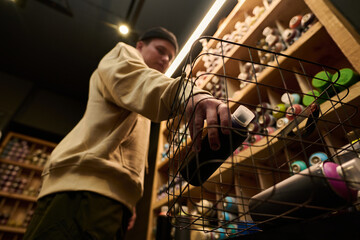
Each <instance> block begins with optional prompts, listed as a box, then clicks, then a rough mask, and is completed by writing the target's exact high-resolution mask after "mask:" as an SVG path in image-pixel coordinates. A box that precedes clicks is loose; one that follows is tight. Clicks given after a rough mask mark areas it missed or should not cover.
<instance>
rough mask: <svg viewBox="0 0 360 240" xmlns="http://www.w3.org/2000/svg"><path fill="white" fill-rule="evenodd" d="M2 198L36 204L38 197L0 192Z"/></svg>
mask: <svg viewBox="0 0 360 240" xmlns="http://www.w3.org/2000/svg"><path fill="white" fill-rule="evenodd" d="M0 196H1V197H6V198H12V199H17V200H23V201H28V202H36V197H32V196H27V195H22V194H16V193H8V192H2V191H0Z"/></svg>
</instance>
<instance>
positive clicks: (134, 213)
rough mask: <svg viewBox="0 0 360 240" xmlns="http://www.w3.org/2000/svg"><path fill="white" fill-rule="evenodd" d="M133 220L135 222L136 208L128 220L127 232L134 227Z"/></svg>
mask: <svg viewBox="0 0 360 240" xmlns="http://www.w3.org/2000/svg"><path fill="white" fill-rule="evenodd" d="M135 220H136V208H135V207H134V208H133V215H132V216H131V218H130V219H129V223H128V227H127V230H128V231H129V230H130V229H132V228H133V227H134V225H135Z"/></svg>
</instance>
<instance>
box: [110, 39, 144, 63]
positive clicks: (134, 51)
mask: <svg viewBox="0 0 360 240" xmlns="http://www.w3.org/2000/svg"><path fill="white" fill-rule="evenodd" d="M115 48H117V49H118V50H119V51H125V52H127V54H129V55H133V56H134V55H136V56H137V57H140V59H142V56H141V54H140V52H139V51H138V50H137V49H136V48H135V47H133V46H131V45H129V44H127V43H124V42H119V43H118V44H117V45H116V47H115Z"/></svg>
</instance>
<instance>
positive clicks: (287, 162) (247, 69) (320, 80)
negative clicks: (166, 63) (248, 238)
mask: <svg viewBox="0 0 360 240" xmlns="http://www.w3.org/2000/svg"><path fill="white" fill-rule="evenodd" d="M204 41H206V42H207V41H212V42H213V45H216V46H217V49H218V51H209V50H207V49H204V50H203V51H202V52H201V53H200V54H199V55H196V56H195V54H197V53H196V49H199V45H201V42H204ZM202 46H204V45H202ZM192 49H193V50H192V51H191V52H190V54H189V55H188V58H187V62H186V64H185V65H184V69H183V81H182V84H181V86H179V89H178V98H177V99H179V101H175V102H174V105H173V107H172V116H171V117H169V120H168V121H167V129H168V142H169V149H168V151H167V157H168V159H169V168H168V176H169V181H168V189H167V193H168V206H169V211H168V215H169V216H171V217H172V218H174V219H173V221H172V222H173V224H174V225H175V226H177V227H178V228H180V229H190V230H198V231H201V232H203V234H208V235H211V236H216V237H217V239H223V238H226V237H231V236H241V235H247V234H252V233H256V232H259V231H264V230H266V229H267V228H271V227H273V226H278V225H281V224H288V223H293V222H298V221H308V220H310V219H318V218H326V217H327V216H329V215H330V214H334V213H339V212H341V211H355V210H356V209H357V208H358V203H357V195H356V194H357V191H356V190H354V187H353V186H354V185H356V184H359V183H358V182H353V180H352V179H350V178H348V177H349V176H346V174H342V175H341V176H340V177H339V174H337V175H336V174H333V175H331V174H329V173H327V172H326V171H327V170H329V169H330V167H331V170H332V171H335V172H336V169H335V170H334V168H336V167H338V166H339V165H342V164H344V163H346V162H348V161H349V160H351V159H353V158H357V157H359V152H360V151H359V149H360V148H359V142H356V140H357V139H359V138H360V136H359V133H360V131H359V130H360V124H359V121H360V120H359V118H358V106H357V105H356V104H355V101H356V96H354V94H350V90H349V87H348V86H345V85H341V84H340V82H338V79H339V76H340V74H341V73H340V72H339V71H338V70H337V69H335V68H331V67H327V66H324V65H321V64H317V63H313V62H309V61H306V60H303V59H298V58H295V57H291V56H286V55H283V54H281V53H276V52H271V51H267V50H264V49H261V48H255V47H249V46H245V45H241V44H238V43H234V42H230V41H225V40H221V39H215V38H211V37H203V38H201V39H199V40H198V41H197V42H196V43H195V44H194V46H193V48H192ZM234 52H235V54H234ZM199 62H201V64H199ZM204 65H205V66H206V67H204ZM320 72H322V74H317V73H320ZM314 76H315V77H314ZM314 81H315V83H314ZM314 84H315V85H316V84H318V86H319V87H318V88H317V89H315V88H314V86H313V85H314ZM319 84H320V85H319ZM194 86H199V87H201V88H203V89H207V90H208V91H210V92H211V93H212V94H213V96H214V97H215V98H217V99H220V100H221V101H223V102H224V103H226V104H227V105H228V107H229V109H230V110H231V112H233V111H234V110H235V109H236V108H238V106H239V105H243V106H245V107H247V108H248V109H250V110H251V111H253V112H254V114H255V116H256V118H255V120H253V121H252V122H251V123H250V124H249V125H248V126H247V130H248V133H247V134H248V135H247V138H246V140H245V141H244V142H243V143H242V144H240V145H234V144H233V142H234V141H233V140H234V139H235V138H236V131H235V130H236V129H235V128H231V130H233V131H232V132H231V134H229V135H224V138H227V139H228V140H227V144H226V142H225V141H222V149H226V150H225V151H226V152H228V153H229V156H228V157H227V158H226V160H224V159H216V158H215V159H213V158H212V157H211V154H210V156H208V159H207V160H208V161H206V162H205V161H203V160H202V159H199V153H194V152H193V151H192V143H193V141H192V140H191V139H190V136H189V126H188V123H187V122H186V119H189V118H190V117H191V116H187V115H186V113H185V111H184V109H185V106H186V105H187V104H194V103H193V101H192V98H193V95H192V94H190V96H188V97H187V96H186V94H185V88H189V87H190V88H192V87H194ZM355 95H356V94H355ZM304 104H305V105H304ZM195 111H196V110H195ZM174 116H175V118H174ZM210 127H218V128H220V126H210ZM205 135H206V127H205V128H204V133H203V135H202V136H195V137H203V138H204V136H205ZM190 159H192V160H193V161H195V162H196V163H197V166H198V168H200V169H197V170H196V169H195V170H194V169H188V168H187V166H189V160H190ZM359 161H360V160H359ZM211 164H216V166H219V167H218V168H217V169H216V171H215V172H214V173H213V174H212V175H211V176H210V177H209V178H208V179H206V181H204V182H201V181H200V182H197V183H198V184H197V185H198V186H193V185H192V184H190V183H189V182H191V181H192V180H194V179H195V178H197V177H199V175H201V174H202V171H204V170H206V169H207V168H208V167H209V168H210V166H211ZM325 166H326V167H325ZM337 169H339V168H337ZM340 169H341V167H340ZM181 170H182V172H181ZM194 171H195V172H194ZM185 172H187V173H189V172H192V174H188V175H187V177H186V178H184V176H183V175H184V173H185ZM337 173H338V172H337ZM192 178H193V179H192ZM337 184H340V185H341V184H342V185H343V186H342V187H343V188H341V189H342V190H343V191H342V192H341V193H339V191H341V190H338V189H337V187H336V186H335V185H337ZM334 186H335V187H334ZM344 189H345V190H344Z"/></svg>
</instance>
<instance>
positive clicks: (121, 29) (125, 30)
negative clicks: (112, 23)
mask: <svg viewBox="0 0 360 240" xmlns="http://www.w3.org/2000/svg"><path fill="white" fill-rule="evenodd" d="M119 32H120V33H121V34H122V35H126V34H128V33H129V27H128V26H126V25H125V24H121V25H120V26H119Z"/></svg>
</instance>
